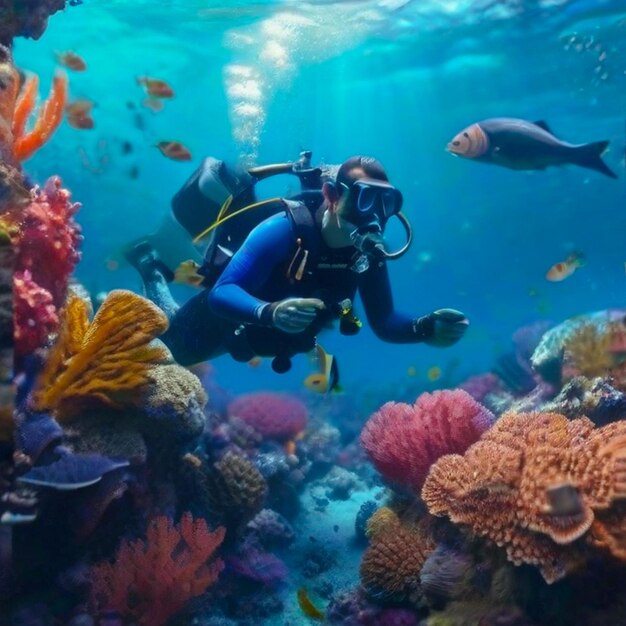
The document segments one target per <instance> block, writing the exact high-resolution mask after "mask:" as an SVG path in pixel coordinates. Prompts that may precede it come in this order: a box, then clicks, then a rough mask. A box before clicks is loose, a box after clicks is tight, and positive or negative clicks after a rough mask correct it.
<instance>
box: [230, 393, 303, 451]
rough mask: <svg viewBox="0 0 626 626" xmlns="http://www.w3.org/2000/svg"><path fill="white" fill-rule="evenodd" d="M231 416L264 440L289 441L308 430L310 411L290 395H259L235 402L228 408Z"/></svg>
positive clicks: (238, 398) (248, 395)
mask: <svg viewBox="0 0 626 626" xmlns="http://www.w3.org/2000/svg"><path fill="white" fill-rule="evenodd" d="M228 415H229V416H236V417H239V418H240V419H242V420H244V421H245V422H247V423H248V424H250V426H252V427H253V428H254V429H255V430H256V431H258V432H259V433H261V434H262V435H263V436H264V437H269V438H272V439H278V440H286V439H290V438H292V437H295V436H296V435H298V434H299V433H300V432H302V431H303V430H304V429H305V427H306V424H307V417H308V411H307V408H306V406H305V405H304V404H303V403H302V402H300V400H298V399H297V398H293V397H291V396H289V395H287V394H280V393H272V392H260V393H248V394H243V395H241V396H238V397H237V398H235V400H233V401H232V402H231V403H230V404H229V405H228Z"/></svg>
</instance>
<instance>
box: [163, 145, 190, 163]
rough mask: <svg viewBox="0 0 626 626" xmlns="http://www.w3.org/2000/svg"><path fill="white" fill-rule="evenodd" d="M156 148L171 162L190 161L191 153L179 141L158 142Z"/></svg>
mask: <svg viewBox="0 0 626 626" xmlns="http://www.w3.org/2000/svg"><path fill="white" fill-rule="evenodd" d="M156 147H157V148H158V149H159V150H160V151H161V152H162V153H163V154H164V155H165V156H166V157H167V158H168V159H172V160H173V161H191V152H189V149H188V148H186V147H185V146H183V144H182V143H180V142H179V141H159V143H157V144H156Z"/></svg>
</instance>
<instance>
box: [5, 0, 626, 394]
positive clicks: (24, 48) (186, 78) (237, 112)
mask: <svg viewBox="0 0 626 626" xmlns="http://www.w3.org/2000/svg"><path fill="white" fill-rule="evenodd" d="M572 36H575V37H576V39H575V40H574V42H572V41H571V38H572ZM580 42H582V43H580ZM69 49H71V50H74V51H76V52H78V53H79V54H81V55H82V56H83V57H84V59H85V60H86V62H87V64H88V71H87V72H85V73H81V74H78V73H71V76H70V90H71V96H72V97H73V98H79V97H84V98H89V99H92V100H93V101H95V103H96V105H95V109H94V119H95V123H96V128H95V129H94V130H91V131H79V130H76V129H73V128H71V127H69V126H68V125H67V123H64V124H63V125H62V126H61V128H60V129H59V130H58V132H57V133H56V135H55V136H54V138H53V139H52V141H51V142H50V143H49V144H48V145H46V146H45V147H44V148H43V149H42V150H41V151H40V152H38V153H37V154H36V156H35V157H34V158H32V159H31V160H30V161H28V162H27V164H26V168H27V170H28V172H29V173H30V174H31V175H32V177H33V178H35V179H36V180H40V181H43V180H44V179H45V178H46V177H47V176H48V175H50V174H52V173H59V174H60V175H61V176H62V177H63V180H64V182H65V184H66V185H67V186H68V187H69V188H70V189H71V190H72V192H73V195H74V198H75V199H76V200H79V201H80V202H81V203H82V204H83V207H82V209H81V211H80V213H79V214H78V219H79V221H80V223H81V224H82V226H83V229H84V234H85V244H84V248H83V260H82V263H81V264H80V265H79V267H78V272H77V277H78V279H79V280H80V281H81V282H83V283H84V284H85V286H87V288H88V289H90V290H91V291H92V292H93V293H95V292H99V291H107V290H110V289H113V288H118V287H126V288H131V289H134V290H137V291H139V290H140V284H139V281H138V279H137V276H136V275H135V273H134V271H133V270H131V269H130V268H128V267H124V266H123V265H122V266H121V267H120V268H119V269H117V270H115V271H111V270H109V269H107V266H106V261H107V260H109V259H111V258H113V259H117V258H119V249H120V247H121V246H122V245H123V244H124V243H125V242H126V241H128V240H130V239H132V238H134V237H137V236H140V235H142V234H143V233H145V232H150V231H152V230H155V229H156V228H158V227H159V225H160V224H161V222H162V220H163V218H164V217H165V216H166V215H167V213H168V211H169V201H170V198H171V196H172V195H173V193H174V192H175V191H176V190H177V189H178V187H179V186H180V185H181V184H182V183H183V182H184V180H185V179H186V177H187V176H188V175H189V174H190V173H191V172H192V171H193V169H194V168H195V165H194V162H192V163H177V162H174V161H171V160H168V159H165V158H164V157H163V156H162V155H161V154H160V153H159V152H158V150H157V149H156V148H154V147H153V144H154V143H155V142H156V141H159V140H163V139H177V140H180V141H182V142H183V143H185V144H186V145H187V146H188V147H189V148H190V149H191V151H192V153H193V155H194V159H195V161H196V162H197V161H198V160H199V159H200V158H201V157H203V156H205V155H209V154H210V155H214V156H217V157H220V158H225V159H231V160H232V159H236V158H241V159H242V160H244V161H245V162H247V163H250V164H253V163H254V164H265V163H270V162H278V161H285V160H292V159H295V158H297V155H298V153H299V151H300V150H302V149H310V150H312V151H313V160H314V161H323V162H325V163H338V162H341V161H342V160H344V159H345V158H347V157H348V156H350V155H353V154H369V155H373V156H376V157H377V158H378V159H380V160H381V161H382V162H383V164H384V165H385V167H386V168H387V171H388V173H389V175H390V178H391V180H392V182H393V183H394V184H395V185H397V186H398V187H399V188H400V189H401V190H402V192H403V194H404V197H405V209H406V212H407V214H408V216H409V217H410V219H411V220H412V222H413V226H414V230H415V242H414V245H413V247H412V249H411V251H410V252H409V253H408V254H407V255H406V256H405V257H404V258H402V259H401V260H399V261H397V262H394V263H391V264H390V271H391V275H392V280H393V288H394V298H395V302H396V304H397V306H398V308H400V309H402V310H405V311H407V312H410V313H412V314H415V315H421V314H424V313H427V312H429V311H431V310H433V309H435V308H439V307H443V306H446V307H454V308H458V309H461V310H462V311H463V312H465V313H466V314H467V315H468V317H469V318H470V320H471V329H470V331H469V332H468V334H467V337H466V339H464V340H463V341H462V342H461V343H460V344H458V345H457V346H455V347H453V348H450V349H448V350H445V351H440V350H437V349H434V348H429V347H424V346H420V345H415V346H406V345H403V346H392V345H388V344H384V343H382V342H381V341H378V340H377V339H376V338H375V337H374V336H373V335H372V334H371V332H370V331H369V330H368V329H367V328H365V329H364V330H363V332H362V333H361V334H360V335H358V336H357V337H356V338H354V337H353V338H342V337H340V336H339V335H338V333H335V334H333V333H329V334H328V336H327V337H324V338H323V340H322V342H323V344H324V345H325V347H326V348H327V349H328V350H329V351H331V352H334V353H335V354H337V355H338V357H339V363H340V365H341V372H342V379H343V383H344V386H345V387H346V388H347V389H348V390H350V389H352V390H357V389H360V388H362V387H361V385H368V386H370V385H374V386H377V385H395V384H402V383H403V382H405V381H406V379H407V370H408V368H409V367H415V368H416V370H417V376H416V381H423V382H424V385H427V384H428V383H427V380H426V377H425V372H426V370H427V368H429V367H431V366H433V365H438V366H441V367H442V368H443V369H444V371H445V370H446V368H450V367H453V366H454V367H456V369H455V374H454V375H455V377H457V378H458V379H459V380H460V379H461V378H463V377H464V376H465V375H468V374H472V373H477V372H480V371H484V370H487V369H489V367H490V366H491V365H492V364H493V362H494V359H495V358H496V357H497V356H498V355H500V354H502V353H503V352H505V351H507V350H508V349H509V347H510V336H511V333H512V332H513V331H514V330H515V329H516V328H518V327H519V326H521V325H523V324H526V323H529V322H532V321H534V320H537V319H550V320H554V321H559V320H561V319H563V318H565V317H568V316H571V315H574V314H578V313H582V312H585V311H591V310H595V309H601V308H606V307H609V306H623V305H624V298H625V296H626V284H625V281H626V277H625V274H624V261H625V260H626V249H625V248H624V233H625V232H626V212H625V211H624V208H625V207H626V186H625V184H624V180H625V175H626V172H625V171H624V151H625V146H624V142H625V137H624V131H625V128H624V124H625V118H626V5H625V3H624V2H620V1H613V2H609V1H606V2H600V1H598V0H596V1H592V0H571V1H567V0H560V1H556V0H553V1H545V2H542V1H539V0H533V1H530V0H529V1H524V0H517V1H511V2H488V1H477V0H448V1H430V0H428V1H427V0H419V1H417V0H413V1H410V0H409V1H406V0H405V1H402V0H380V1H374V0H372V1H359V0H354V1H346V2H328V1H324V2H300V1H298V2H296V1H295V0H294V1H284V2H278V1H275V2H229V3H226V4H223V3H220V4H218V3H214V2H198V1H196V0H193V1H189V0H179V1H173V0H172V1H169V2H164V1H163V2H158V3H153V2H146V1H137V0H134V1H132V2H131V1H130V0H115V1H111V0H106V1H105V0H85V2H84V4H82V5H79V6H74V7H68V8H67V9H66V10H65V11H64V12H62V13H58V14H56V15H54V16H52V17H51V19H50V22H49V27H48V29H47V31H46V32H45V34H44V35H43V37H42V38H41V39H40V40H39V41H36V42H35V41H28V40H24V39H17V40H16V42H15V48H14V52H15V59H16V62H17V64H18V65H19V66H20V67H22V68H24V69H26V70H29V71H33V72H36V73H38V74H39V75H40V77H41V83H42V90H47V84H48V81H49V80H50V79H51V77H52V75H53V72H54V69H55V65H56V63H55V58H54V51H63V50H69ZM601 56H602V59H600V57H601ZM144 74H147V75H150V76H158V77H159V78H163V79H165V80H167V81H168V82H169V83H170V84H171V85H172V86H173V87H174V89H175V91H176V98H175V99H173V100H172V101H168V102H167V103H166V106H165V108H164V110H163V111H161V112H158V113H152V112H151V111H149V110H148V109H145V108H143V107H142V106H141V100H142V99H143V93H142V91H141V89H140V88H139V87H138V86H137V84H136V83H135V78H136V76H138V75H144ZM128 103H133V104H134V106H135V108H134V109H132V110H131V109H130V108H129V105H128ZM137 116H139V117H140V118H141V126H142V127H143V128H142V129H140V128H138V127H137V125H138V121H137ZM491 116H513V117H523V118H526V119H529V120H539V119H543V120H546V121H547V122H548V123H549V124H550V126H551V128H552V129H553V131H554V132H555V133H556V134H557V135H558V136H560V137H562V138H563V139H565V140H568V141H571V142H574V143H576V142H586V141H594V140H600V139H609V140H610V141H611V151H610V153H609V154H608V155H607V157H606V161H607V163H608V164H609V165H610V167H612V168H613V169H614V170H615V171H617V172H618V174H619V176H620V178H619V180H617V181H614V180H610V179H608V178H605V177H603V176H602V175H600V174H598V173H596V172H592V171H589V170H583V169H580V168H577V167H564V168H561V169H556V168H552V169H548V170H546V171H544V172H515V171H510V170H506V169H503V168H497V167H492V166H487V165H482V164H477V163H472V162H469V161H466V160H461V159H454V158H452V157H451V156H450V155H449V154H447V153H446V152H445V151H444V148H445V145H446V143H447V142H448V141H449V140H450V139H451V137H452V136H453V135H455V134H456V133H457V132H458V131H459V130H460V129H462V128H463V127H465V126H467V125H468V124H470V123H472V122H474V121H477V120H480V119H484V118H488V117H491ZM124 141H129V142H131V144H132V146H133V151H132V153H131V154H129V155H123V154H122V151H121V144H122V142H124ZM80 150H84V151H85V154H86V155H87V156H88V159H89V162H90V163H91V165H92V166H93V168H94V169H95V170H96V171H97V173H95V172H92V171H89V169H88V168H87V167H86V166H85V164H84V162H83V160H82V159H81V156H80V154H79V151H80ZM135 166H136V167H137V168H139V172H140V175H139V177H138V178H137V179H136V180H133V179H131V178H130V177H129V176H128V172H129V170H130V168H131V167H135ZM99 170H102V171H99ZM285 190H286V189H285ZM573 250H580V251H582V252H583V253H584V255H585V257H586V259H587V264H586V265H585V267H583V268H581V269H579V270H578V271H577V272H576V273H575V274H574V275H573V276H571V277H570V278H569V279H567V280H565V281H563V282H560V283H551V282H548V281H546V280H545V278H544V276H545V273H546V271H547V270H548V268H549V267H550V266H551V265H552V264H554V263H556V262H557V261H560V260H563V259H564V258H565V257H566V256H567V255H568V253H570V252H571V251H573ZM181 260H184V259H181ZM176 293H177V296H178V297H179V298H180V299H181V301H183V300H184V299H185V298H186V297H188V296H189V295H190V294H192V293H193V291H192V290H190V289H187V288H178V289H177V292H176ZM215 365H216V367H217V373H218V379H219V380H220V382H221V383H222V384H224V385H225V386H227V387H230V388H233V389H235V390H237V391H241V390H248V389H258V388H260V387H269V388H280V389H300V388H301V381H302V379H303V377H304V376H305V375H306V373H307V372H308V368H309V364H308V363H307V361H306V359H305V358H304V357H302V359H300V360H299V361H298V362H297V363H296V364H295V367H294V369H293V370H292V371H291V372H290V373H289V374H286V375H283V376H277V375H275V374H273V373H272V372H271V371H270V368H269V364H267V363H266V364H264V365H263V366H261V367H260V368H257V369H254V370H251V369H249V368H247V367H246V366H245V365H240V364H236V363H231V362H230V361H229V360H228V359H227V358H221V359H218V360H217V361H216V362H215Z"/></svg>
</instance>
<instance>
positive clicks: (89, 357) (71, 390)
mask: <svg viewBox="0 0 626 626" xmlns="http://www.w3.org/2000/svg"><path fill="white" fill-rule="evenodd" d="M87 320H88V305H87V304H86V303H85V301H84V300H82V299H81V298H79V297H78V296H76V295H72V296H70V299H69V301H68V303H67V305H66V307H65V310H64V313H63V320H62V324H61V331H60V333H59V336H58V339H57V342H56V344H55V345H54V347H53V348H52V350H51V355H50V358H49V360H48V362H47V364H46V367H45V369H44V371H43V374H42V376H41V379H40V381H39V383H38V389H37V391H36V392H35V395H34V399H33V402H34V406H35V408H36V409H37V410H53V411H54V413H55V416H56V417H57V419H59V420H60V421H61V422H63V421H66V420H68V419H71V418H73V417H74V416H76V414H77V413H79V412H81V411H82V410H83V409H84V408H85V405H100V406H101V405H103V404H104V405H106V406H108V407H111V408H115V409H121V408H124V407H128V406H133V400H134V399H136V398H137V396H138V392H139V390H140V389H141V388H142V387H144V386H145V385H146V384H148V383H149V380H150V378H149V375H150V369H151V368H152V367H153V366H154V365H156V364H158V363H162V362H164V361H166V360H167V359H168V358H169V357H170V354H169V352H168V350H167V349H166V348H165V346H161V345H153V344H151V342H152V340H153V339H155V338H156V337H158V336H159V335H160V334H162V333H163V332H164V331H165V330H166V328H167V318H166V317H165V314H164V313H163V312H162V311H161V309H159V308H158V307H157V306H155V305H154V304H152V303H151V302H150V301H149V300H146V299H145V298H142V297H141V296H138V295H136V294H134V293H132V292H131V291H124V290H116V291H112V292H111V293H110V294H109V295H108V296H107V299H106V300H105V301H104V303H103V304H102V306H101V307H100V309H99V310H98V312H97V314H96V316H95V317H94V318H93V320H92V322H91V324H88V322H87Z"/></svg>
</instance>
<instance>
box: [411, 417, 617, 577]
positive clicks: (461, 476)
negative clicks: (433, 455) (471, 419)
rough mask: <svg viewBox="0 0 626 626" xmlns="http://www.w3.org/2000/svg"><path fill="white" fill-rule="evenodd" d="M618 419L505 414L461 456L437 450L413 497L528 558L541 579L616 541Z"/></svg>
mask: <svg viewBox="0 0 626 626" xmlns="http://www.w3.org/2000/svg"><path fill="white" fill-rule="evenodd" d="M625 463H626V422H623V421H622V422H615V423H612V424H609V425H607V426H604V427H602V428H598V429H594V425H593V423H592V422H591V421H590V420H588V419H587V418H580V419H576V420H572V421H570V420H568V419H567V418H566V417H564V416H562V415H559V414H555V413H528V414H514V413H509V414H506V415H504V416H502V417H501V418H500V419H499V420H498V422H496V424H495V425H494V426H493V427H492V428H491V429H490V430H489V431H488V432H487V433H485V434H484V435H483V437H482V438H481V440H480V441H478V442H477V443H475V444H474V445H472V446H471V447H470V448H469V449H468V450H467V451H466V452H465V454H464V455H463V456H460V455H456V454H455V455H447V456H444V457H441V458H440V459H439V460H438V461H437V462H436V463H435V464H434V465H433V467H432V468H431V471H430V474H429V476H428V478H427V480H426V482H425V484H424V487H423V490H422V498H423V499H424V502H425V503H426V505H427V507H428V509H429V511H430V512H431V513H432V514H434V515H439V516H447V517H449V518H450V520H451V521H452V522H454V523H456V524H461V525H463V526H467V527H469V528H470V529H471V530H472V531H473V533H475V534H476V535H478V536H484V537H486V538H487V539H489V540H491V541H492V542H493V543H495V544H497V545H499V546H502V547H504V548H505V550H506V554H507V557H508V559H509V560H510V561H512V562H513V563H515V564H516V565H519V564H521V563H529V564H534V565H536V566H537V567H538V568H539V570H540V571H541V573H542V575H543V577H544V578H545V580H546V581H547V582H554V581H556V580H559V579H560V578H562V577H564V576H566V575H567V574H569V573H571V572H574V571H576V570H577V569H579V568H580V566H581V565H582V564H584V563H585V562H586V560H587V559H588V558H589V556H590V551H591V548H592V547H593V548H596V549H597V548H602V549H603V550H605V551H606V552H608V553H610V554H612V555H613V556H614V557H616V558H619V559H624V556H626V555H625V554H624V551H623V550H622V549H620V548H619V543H620V537H621V534H622V532H623V531H622V525H623V523H624V522H623V520H624V518H623V509H622V507H621V506H620V505H619V503H618V500H619V499H620V498H624V497H625V496H626V482H625V475H624V465H625Z"/></svg>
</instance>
